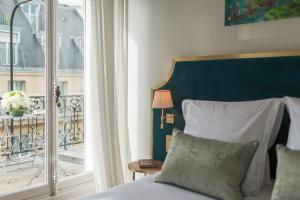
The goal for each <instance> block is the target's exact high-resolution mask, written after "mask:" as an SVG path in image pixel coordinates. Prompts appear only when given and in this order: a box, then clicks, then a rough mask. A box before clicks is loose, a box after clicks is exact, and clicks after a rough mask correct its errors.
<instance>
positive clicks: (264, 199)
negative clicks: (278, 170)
mask: <svg viewBox="0 0 300 200" xmlns="http://www.w3.org/2000/svg"><path fill="white" fill-rule="evenodd" d="M154 176H155V175H151V176H147V177H143V178H140V179H139V180H137V181H135V182H131V183H127V184H124V185H121V186H117V187H114V188H112V189H110V190H108V191H106V192H102V193H96V194H94V195H91V196H87V197H84V198H82V199H81V200H96V199H97V200H141V199H143V200H153V199H157V200H214V199H213V198H209V197H206V196H205V195H201V194H198V193H194V192H191V191H188V190H185V189H181V188H178V187H176V186H171V185H167V184H161V183H155V182H154V180H153V178H154ZM271 193H272V187H269V188H267V189H265V190H263V191H261V192H260V194H259V195H258V196H255V197H247V198H245V200H270V199H271Z"/></svg>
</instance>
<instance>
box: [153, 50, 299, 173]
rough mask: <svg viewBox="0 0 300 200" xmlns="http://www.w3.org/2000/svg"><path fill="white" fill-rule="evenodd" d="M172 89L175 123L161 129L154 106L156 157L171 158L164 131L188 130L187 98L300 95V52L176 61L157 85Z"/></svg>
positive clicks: (282, 139) (283, 133)
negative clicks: (184, 117) (184, 106)
mask: <svg viewBox="0 0 300 200" xmlns="http://www.w3.org/2000/svg"><path fill="white" fill-rule="evenodd" d="M157 89H169V90H170V91H171V93H172V97H173V102H174V108H172V109H167V110H166V111H165V112H166V113H173V114H174V115H175V123H174V124H166V125H165V127H164V129H160V115H161V111H160V110H158V109H154V110H152V116H151V128H152V129H151V147H152V157H153V159H158V160H164V158H165V156H166V150H165V138H166V137H165V135H170V134H172V129H173V128H174V127H176V128H180V129H184V125H185V122H184V119H183V116H182V110H181V103H182V101H183V100H184V99H201V100H214V101H246V100H257V99H264V98H272V97H283V96H295V97H300V51H287V52H261V53H250V54H236V55H218V56H204V57H192V58H177V59H174V61H173V65H172V69H171V72H170V74H169V76H168V78H167V80H166V81H164V82H163V83H162V84H160V85H159V86H158V87H154V88H153V89H152V97H153V92H154V91H155V90H157ZM288 128H289V116H288V114H287V113H286V112H285V114H284V118H283V123H282V125H281V128H280V133H279V135H278V138H277V140H276V143H282V144H286V141H287V137H288ZM269 153H270V164H271V172H272V176H273V177H274V175H275V169H276V154H275V151H274V146H273V147H272V149H271V151H270V152H269Z"/></svg>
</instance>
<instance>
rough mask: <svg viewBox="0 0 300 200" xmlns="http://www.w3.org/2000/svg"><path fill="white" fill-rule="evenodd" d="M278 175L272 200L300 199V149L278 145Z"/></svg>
mask: <svg viewBox="0 0 300 200" xmlns="http://www.w3.org/2000/svg"><path fill="white" fill-rule="evenodd" d="M276 151H277V158H278V165H277V177H276V182H275V186H274V189H273V194H272V200H299V199H300V151H297V150H291V149H289V148H287V147H285V146H283V145H277V148H276Z"/></svg>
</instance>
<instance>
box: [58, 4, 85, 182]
mask: <svg viewBox="0 0 300 200" xmlns="http://www.w3.org/2000/svg"><path fill="white" fill-rule="evenodd" d="M83 3H84V0H58V2H57V21H56V26H57V29H56V30H57V33H56V35H57V39H56V41H57V43H56V50H57V52H56V60H57V66H56V81H57V87H59V90H60V97H59V98H58V104H57V106H58V109H57V113H56V118H57V146H58V162H57V175H58V179H59V180H63V179H65V178H67V177H72V176H74V175H77V174H80V173H82V172H83V171H84V161H85V160H84V15H83Z"/></svg>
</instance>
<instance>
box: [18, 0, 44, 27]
mask: <svg viewBox="0 0 300 200" xmlns="http://www.w3.org/2000/svg"><path fill="white" fill-rule="evenodd" d="M21 8H22V11H23V12H24V14H25V16H26V17H27V19H28V21H29V23H30V24H31V27H32V29H33V31H34V32H38V31H39V17H38V15H39V12H40V3H37V2H30V3H26V4H22V5H21Z"/></svg>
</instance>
